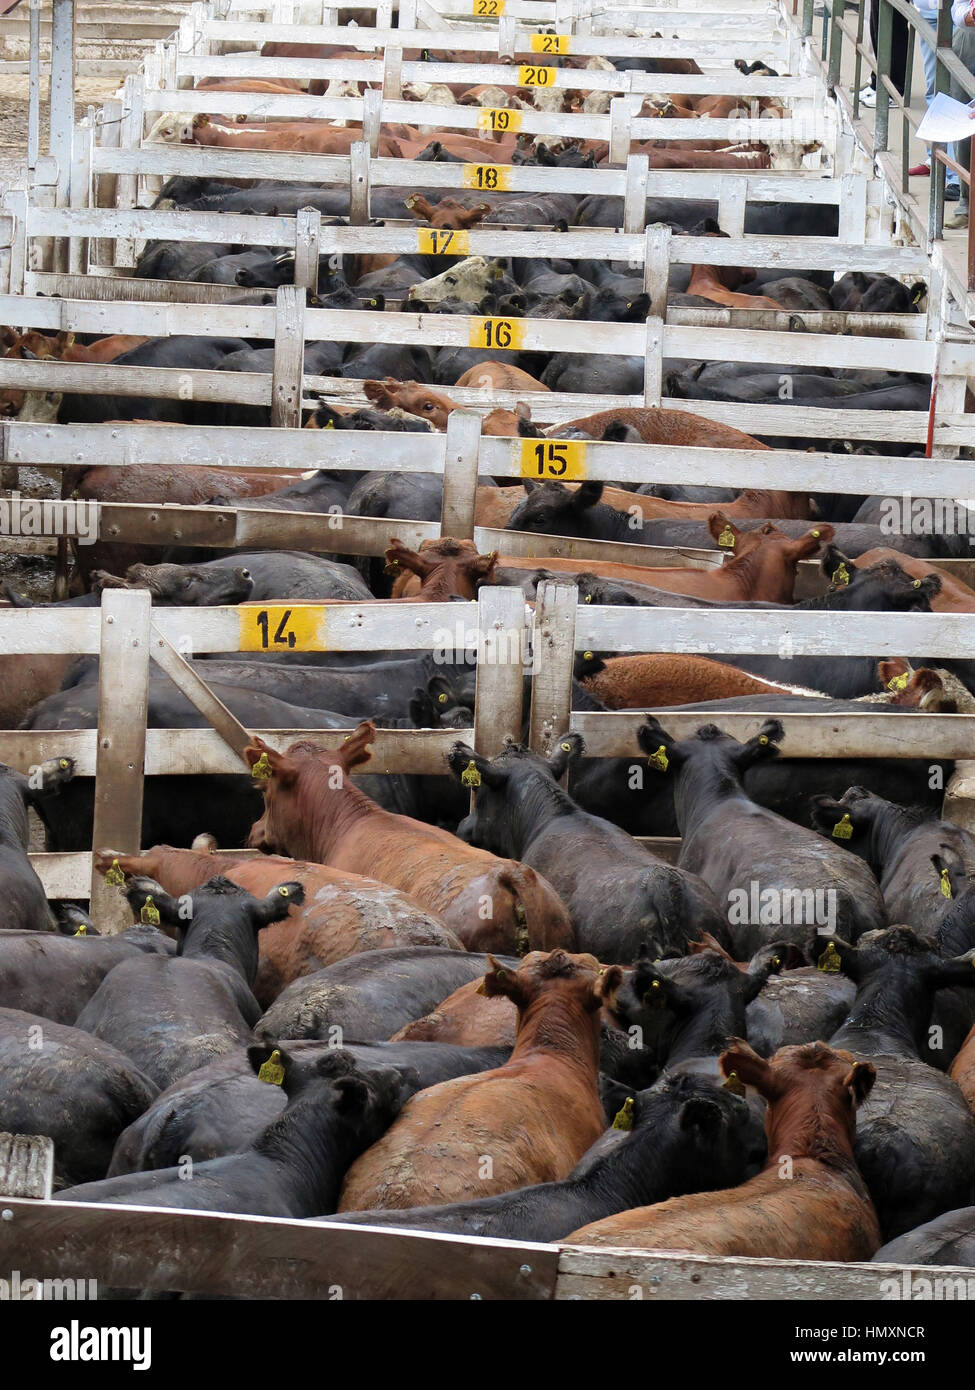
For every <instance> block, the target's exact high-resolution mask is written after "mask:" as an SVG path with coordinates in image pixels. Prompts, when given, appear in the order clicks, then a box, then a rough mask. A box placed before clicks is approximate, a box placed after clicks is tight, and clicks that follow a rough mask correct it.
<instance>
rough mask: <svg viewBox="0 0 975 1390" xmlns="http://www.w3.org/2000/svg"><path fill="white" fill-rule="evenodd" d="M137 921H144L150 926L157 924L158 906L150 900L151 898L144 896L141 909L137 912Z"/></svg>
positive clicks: (158, 919) (158, 920)
mask: <svg viewBox="0 0 975 1390" xmlns="http://www.w3.org/2000/svg"><path fill="white" fill-rule="evenodd" d="M139 921H140V922H144V923H145V924H146V925H147V926H150V927H158V926H159V922H160V917H159V908H158V907H157V906H156V904H155V903H154V902H153V901H152V898H146V900H145V902H144V903H143V904H142V911H141V912H140V913H139Z"/></svg>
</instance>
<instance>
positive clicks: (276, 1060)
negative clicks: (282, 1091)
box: [257, 1048, 284, 1086]
mask: <svg viewBox="0 0 975 1390" xmlns="http://www.w3.org/2000/svg"><path fill="white" fill-rule="evenodd" d="M257 1079H258V1081H265V1082H267V1084H268V1085H269V1086H283V1085H284V1067H283V1066H282V1065H281V1053H280V1052H279V1051H278V1049H277V1048H275V1049H274V1051H273V1052H272V1053H271V1055H270V1057H269V1058H268V1059H267V1061H266V1062H262V1063H261V1068H260V1071H259V1072H258V1073H257Z"/></svg>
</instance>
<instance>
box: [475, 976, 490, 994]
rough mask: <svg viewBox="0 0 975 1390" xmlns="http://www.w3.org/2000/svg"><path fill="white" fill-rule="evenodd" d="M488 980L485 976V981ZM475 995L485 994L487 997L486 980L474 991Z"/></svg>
mask: <svg viewBox="0 0 975 1390" xmlns="http://www.w3.org/2000/svg"><path fill="white" fill-rule="evenodd" d="M486 978H487V976H485V979H486ZM474 993H475V994H483V995H485V996H486V995H487V990H486V989H485V987H484V980H482V981H481V983H480V984H479V985H478V987H477V989H476V990H475V991H474Z"/></svg>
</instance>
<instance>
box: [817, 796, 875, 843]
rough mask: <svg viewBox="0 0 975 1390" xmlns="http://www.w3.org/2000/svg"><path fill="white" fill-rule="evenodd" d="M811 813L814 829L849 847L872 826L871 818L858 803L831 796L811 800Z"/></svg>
mask: <svg viewBox="0 0 975 1390" xmlns="http://www.w3.org/2000/svg"><path fill="white" fill-rule="evenodd" d="M809 813H810V819H811V820H812V823H813V829H814V830H818V831H820V832H821V833H822V834H823V835H829V836H830V837H831V838H832V839H834V840H839V842H840V844H844V845H847V846H848V847H849V844H850V841H851V840H853V839H855V838H856V837H857V836H858V835H862V834H863V833H864V832H865V831H866V830H868V829H869V826H870V818H869V817H868V816H867V815H866V814H865V812H864V811H863V810H861V809H859V808H858V806H857V803H856V802H855V801H853V802H847V801H845V800H844V801H836V800H834V798H833V797H831V796H812V797H810V798H809Z"/></svg>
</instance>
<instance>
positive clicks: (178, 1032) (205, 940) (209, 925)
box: [78, 877, 305, 1086]
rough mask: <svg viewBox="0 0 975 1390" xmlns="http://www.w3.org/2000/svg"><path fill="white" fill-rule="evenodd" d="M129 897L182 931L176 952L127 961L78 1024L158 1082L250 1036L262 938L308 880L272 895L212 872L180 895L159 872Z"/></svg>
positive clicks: (133, 887) (299, 897)
mask: <svg viewBox="0 0 975 1390" xmlns="http://www.w3.org/2000/svg"><path fill="white" fill-rule="evenodd" d="M125 896H126V897H127V898H128V900H129V903H130V905H131V907H132V909H133V911H134V912H140V913H141V914H142V916H143V917H145V916H146V915H147V913H148V912H151V909H152V908H155V914H157V915H158V916H159V918H160V920H161V921H162V923H164V924H165V925H166V926H167V927H172V928H174V929H175V930H176V931H177V932H178V933H179V942H178V945H177V952H176V955H175V956H174V957H173V958H172V959H170V958H169V957H168V956H145V955H140V956H138V957H137V958H134V959H129V960H126V961H123V962H122V963H121V964H120V965H117V966H116V967H115V969H114V970H113V971H111V972H110V973H109V974H108V975H107V976H106V977H105V979H104V980H103V981H102V983H101V985H100V986H99V987H98V989H97V991H96V992H95V994H94V995H93V996H92V998H91V999H90V1000H89V1002H88V1004H86V1006H85V1008H84V1009H83V1010H82V1012H81V1014H80V1015H79V1017H78V1027H79V1028H83V1029H85V1030H86V1031H87V1032H89V1033H93V1034H95V1036H96V1037H99V1038H102V1039H104V1040H105V1041H106V1042H110V1043H112V1044H114V1045H115V1046H116V1047H118V1048H119V1049H120V1051H122V1052H124V1053H125V1054H126V1055H127V1056H129V1057H131V1058H132V1059H133V1061H135V1062H136V1063H137V1064H138V1065H140V1066H141V1067H142V1069H143V1070H144V1071H145V1073H146V1075H147V1076H151V1077H152V1079H153V1080H154V1081H155V1082H156V1083H157V1084H158V1085H160V1086H168V1085H170V1084H171V1083H172V1082H173V1081H175V1080H176V1079H177V1077H180V1076H184V1075H185V1074H186V1073H187V1072H190V1071H194V1070H195V1069H196V1068H197V1067H202V1066H205V1065H206V1063H207V1062H211V1061H213V1059H214V1058H215V1057H219V1056H221V1055H222V1054H223V1053H225V1052H229V1051H231V1050H232V1048H234V1047H235V1046H236V1045H239V1044H241V1043H244V1042H247V1041H248V1039H249V1038H250V1037H251V1028H252V1026H253V1025H254V1024H255V1023H256V1022H257V1020H258V1018H259V1017H260V1013H261V1009H260V1005H259V1004H258V1002H257V1000H256V999H255V998H254V996H253V994H252V993H251V986H252V985H253V983H254V979H255V977H256V975H257V956H258V950H257V934H258V932H259V931H260V930H261V928H262V927H267V926H270V924H271V923H272V922H280V921H281V920H282V919H283V918H284V917H286V916H287V915H288V911H289V909H290V907H291V906H292V904H294V903H298V904H300V903H302V902H303V901H304V896H305V891H304V889H303V888H302V886H301V884H300V883H293V882H291V883H280V884H278V886H277V887H276V888H272V889H271V891H270V893H268V895H267V897H266V898H263V899H258V898H254V897H252V896H251V894H250V893H248V892H247V891H246V890H245V889H243V888H240V887H238V885H237V884H235V883H231V882H230V880H229V879H227V878H219V877H218V878H212V879H210V881H209V882H208V883H205V884H203V886H202V887H200V888H197V889H196V890H195V891H194V892H193V893H192V894H186V895H185V896H184V897H182V898H180V899H179V900H178V901H177V900H176V899H174V898H171V897H170V896H169V894H168V893H166V892H165V891H164V890H163V889H162V888H160V887H159V885H158V884H157V883H154V882H153V880H152V879H151V878H133V879H131V880H130V882H129V883H128V885H127V886H126V889H125Z"/></svg>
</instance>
